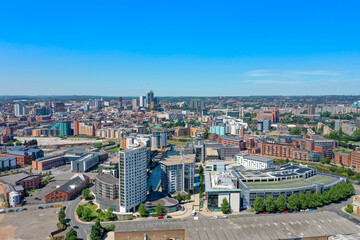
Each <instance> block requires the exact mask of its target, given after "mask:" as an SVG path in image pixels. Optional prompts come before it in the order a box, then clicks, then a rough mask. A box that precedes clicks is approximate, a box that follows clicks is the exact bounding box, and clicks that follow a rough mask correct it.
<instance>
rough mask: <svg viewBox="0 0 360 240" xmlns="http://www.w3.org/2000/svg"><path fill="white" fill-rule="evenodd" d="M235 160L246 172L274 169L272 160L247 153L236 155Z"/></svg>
mask: <svg viewBox="0 0 360 240" xmlns="http://www.w3.org/2000/svg"><path fill="white" fill-rule="evenodd" d="M235 160H236V162H237V163H238V164H240V165H242V166H243V167H245V169H247V170H264V169H268V168H273V167H274V159H272V158H267V157H260V156H255V155H250V154H248V153H239V154H237V155H236V156H235Z"/></svg>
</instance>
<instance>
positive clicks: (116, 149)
mask: <svg viewBox="0 0 360 240" xmlns="http://www.w3.org/2000/svg"><path fill="white" fill-rule="evenodd" d="M120 150H122V149H121V148H120V147H115V148H111V149H108V150H106V151H109V152H118V151H120Z"/></svg>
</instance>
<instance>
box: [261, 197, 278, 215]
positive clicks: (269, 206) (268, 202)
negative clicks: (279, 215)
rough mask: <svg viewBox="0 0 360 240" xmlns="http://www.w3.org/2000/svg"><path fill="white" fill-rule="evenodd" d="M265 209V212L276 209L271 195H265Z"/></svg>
mask: <svg viewBox="0 0 360 240" xmlns="http://www.w3.org/2000/svg"><path fill="white" fill-rule="evenodd" d="M264 204H265V209H266V211H267V212H275V211H276V204H275V202H274V199H273V198H272V197H270V196H269V197H267V198H266V199H265V202H264Z"/></svg>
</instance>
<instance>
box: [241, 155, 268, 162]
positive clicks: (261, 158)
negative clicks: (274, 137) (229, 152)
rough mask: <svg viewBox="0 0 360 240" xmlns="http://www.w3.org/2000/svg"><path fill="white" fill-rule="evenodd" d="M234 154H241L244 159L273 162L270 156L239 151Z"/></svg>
mask: <svg viewBox="0 0 360 240" xmlns="http://www.w3.org/2000/svg"><path fill="white" fill-rule="evenodd" d="M236 156H241V157H243V158H245V159H250V160H256V161H261V162H273V161H274V159H272V158H267V157H261V156H257V155H251V154H249V153H239V154H236Z"/></svg>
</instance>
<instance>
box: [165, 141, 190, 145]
mask: <svg viewBox="0 0 360 240" xmlns="http://www.w3.org/2000/svg"><path fill="white" fill-rule="evenodd" d="M168 143H170V144H173V145H186V142H185V141H176V140H168Z"/></svg>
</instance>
